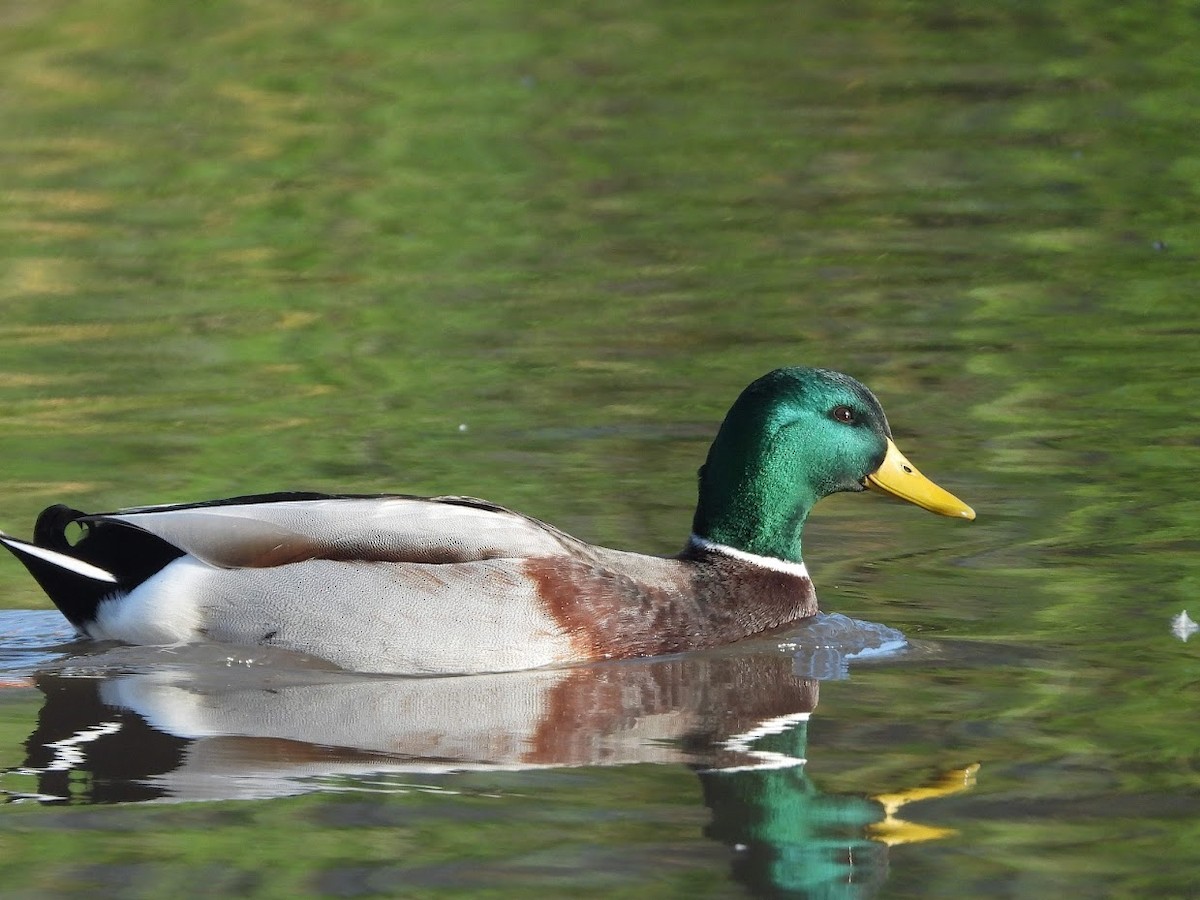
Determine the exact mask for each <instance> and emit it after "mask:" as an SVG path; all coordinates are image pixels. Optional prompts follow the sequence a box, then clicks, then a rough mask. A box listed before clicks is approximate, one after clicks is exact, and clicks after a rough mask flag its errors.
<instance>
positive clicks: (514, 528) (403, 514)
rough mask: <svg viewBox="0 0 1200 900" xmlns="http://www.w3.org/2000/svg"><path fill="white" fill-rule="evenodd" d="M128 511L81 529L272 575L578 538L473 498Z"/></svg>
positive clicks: (533, 551) (466, 555) (548, 546)
mask: <svg viewBox="0 0 1200 900" xmlns="http://www.w3.org/2000/svg"><path fill="white" fill-rule="evenodd" d="M243 499H245V500H246V501H248V502H242V503H239V502H222V503H213V504H192V505H181V506H168V507H147V508H140V509H133V510H120V511H117V512H113V513H105V514H102V515H96V516H87V517H85V518H84V519H83V520H82V521H86V522H94V523H96V524H99V525H102V524H104V523H106V522H118V523H121V524H124V525H129V526H133V527H135V528H139V529H142V530H143V531H147V532H149V533H151V534H153V535H155V536H156V537H159V538H161V539H162V540H164V541H167V542H168V543H170V544H172V545H174V546H176V547H178V548H180V549H181V550H183V551H185V552H186V553H189V554H191V555H192V556H194V557H196V558H198V559H201V560H203V561H204V562H207V563H209V564H211V565H215V566H221V567H224V568H241V567H247V568H265V567H270V566H278V565H284V564H286V563H291V562H299V561H301V560H306V559H331V560H361V561H381V562H414V563H460V562H471V561H474V560H483V559H498V558H524V557H539V556H549V555H554V554H560V553H563V552H564V551H565V550H567V549H571V550H576V549H578V548H579V547H580V546H582V544H581V542H579V541H576V540H575V539H574V538H572V537H570V536H569V535H566V534H564V533H563V532H561V531H558V530H557V529H555V528H553V527H551V526H549V525H547V524H546V523H544V522H540V521H538V520H537V519H533V518H530V517H528V516H523V515H521V514H520V513H515V512H512V511H511V510H507V509H504V508H503V507H500V506H496V505H494V504H491V503H487V502H485V501H482V500H473V499H472V498H467V497H428V498H424V497H406V496H385V497H333V496H330V497H317V498H315V499H300V500H292V499H286V500H279V499H272V500H270V501H265V502H264V501H257V500H256V498H243Z"/></svg>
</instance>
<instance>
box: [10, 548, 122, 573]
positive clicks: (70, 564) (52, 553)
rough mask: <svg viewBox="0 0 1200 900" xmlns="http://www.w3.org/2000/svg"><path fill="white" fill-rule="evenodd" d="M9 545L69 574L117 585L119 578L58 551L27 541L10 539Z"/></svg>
mask: <svg viewBox="0 0 1200 900" xmlns="http://www.w3.org/2000/svg"><path fill="white" fill-rule="evenodd" d="M9 543H11V544H13V545H15V546H17V547H19V548H20V550H21V552H22V553H26V554H28V555H29V556H36V557H37V558H38V559H41V560H45V561H46V562H48V563H50V564H51V565H53V566H58V567H59V568H60V569H66V570H67V571H68V572H74V573H75V574H76V575H82V576H83V577H84V578H90V579H92V580H93V581H104V582H107V583H109V584H116V581H117V577H116V576H115V575H113V574H112V573H111V572H106V571H105V570H104V569H101V568H100V567H99V566H93V565H92V564H91V563H86V562H84V561H83V560H82V559H75V557H73V556H67V554H65V553H59V552H58V551H57V550H48V549H46V548H45V547H39V546H37V545H36V544H29V543H26V542H25V541H18V540H11V539H10V541H9Z"/></svg>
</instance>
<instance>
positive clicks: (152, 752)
mask: <svg viewBox="0 0 1200 900" xmlns="http://www.w3.org/2000/svg"><path fill="white" fill-rule="evenodd" d="M137 652H141V653H143V654H145V653H147V651H145V650H142V651H135V650H134V649H133V648H128V649H127V650H125V651H119V652H118V653H117V655H116V656H115V657H113V656H111V655H110V656H109V657H107V658H106V657H103V656H101V657H85V658H81V659H79V660H76V661H72V662H68V663H67V664H65V665H63V666H60V667H59V668H58V669H57V670H55V671H43V672H41V673H39V674H37V675H36V676H35V679H34V681H35V684H36V686H37V687H38V688H39V689H40V690H41V691H42V693H43V694H44V695H45V703H44V705H43V707H42V710H41V712H40V715H39V719H38V724H37V728H36V730H35V731H34V732H33V734H31V735H30V737H29V739H28V741H27V742H26V749H27V757H26V760H25V763H24V765H23V766H22V767H21V770H20V771H21V772H23V773H24V774H26V775H33V776H36V780H37V792H38V795H39V797H40V798H41V799H43V800H46V801H49V802H79V803H111V802H131V801H134V802H136V801H150V800H203V799H229V798H266V797H277V796H283V795H288V794H297V793H302V792H307V791H314V790H321V789H323V788H327V787H329V786H331V784H332V782H331V780H330V776H359V777H366V776H379V775H381V774H387V773H436V772H452V771H468V770H521V769H529V768H535V767H553V766H615V765H624V764H633V763H658V764H676V765H686V766H688V767H690V768H692V769H693V770H695V771H696V772H697V773H698V776H699V778H700V781H701V784H702V787H703V795H704V802H705V803H706V805H707V806H708V807H709V808H710V809H711V811H712V816H713V818H712V822H711V824H710V825H709V826H708V829H707V834H708V836H710V837H711V838H713V839H714V840H717V841H719V842H721V843H723V844H725V845H726V846H728V847H729V848H730V849H731V852H732V855H733V867H734V874H735V876H736V877H737V878H738V879H739V880H741V881H743V882H745V883H747V884H750V885H753V886H755V887H756V889H759V890H762V889H769V890H774V891H783V892H786V893H799V894H806V893H813V892H814V891H818V890H819V889H822V886H829V885H833V884H841V885H844V886H845V885H852V886H856V887H854V889H853V891H852V893H850V894H849V896H854V895H856V894H857V895H858V896H869V895H870V894H871V893H873V889H874V887H876V886H878V885H879V884H880V883H882V881H883V879H884V877H885V875H886V869H887V843H889V842H893V841H894V839H895V833H896V832H895V830H894V828H895V825H896V822H895V819H894V818H891V817H889V810H888V809H886V808H885V805H884V803H883V802H881V801H880V800H875V799H868V798H865V797H862V796H857V795H833V794H822V793H821V792H820V791H819V790H818V789H817V788H816V786H815V785H814V784H813V783H812V782H811V780H810V779H809V778H808V776H807V775H806V773H805V766H804V763H805V757H806V754H807V749H806V741H807V722H808V717H809V715H810V713H812V711H813V710H814V709H815V708H816V705H817V697H818V683H817V681H816V680H814V679H812V678H808V677H801V676H798V675H796V674H795V672H796V669H797V665H796V662H795V661H794V660H793V658H792V657H790V656H787V655H785V654H782V653H778V652H774V653H770V652H767V653H758V654H746V653H744V652H742V653H735V652H725V653H716V654H710V655H689V656H686V657H679V658H668V659H658V660H646V661H632V662H623V663H619V664H607V665H594V666H587V667H579V668H569V669H556V670H539V671H533V672H516V673H508V674H502V675H483V676H479V675H476V676H468V677H451V678H368V677H363V676H354V675H348V674H344V673H341V672H333V671H324V670H320V669H312V668H308V669H305V668H296V667H290V668H284V667H281V666H279V665H276V664H268V665H262V664H259V663H261V662H262V661H261V660H257V661H255V662H254V664H250V665H246V664H245V663H246V662H247V661H246V660H244V659H234V660H233V661H232V662H231V661H230V660H228V658H227V657H222V658H221V660H220V662H221V663H222V664H217V662H218V661H217V660H214V659H212V658H195V657H198V656H202V655H203V654H204V653H212V652H220V653H225V652H226V650H220V651H213V650H211V649H207V650H206V649H203V648H190V649H189V648H181V650H180V653H179V655H177V656H176V657H174V658H173V661H172V663H171V664H169V665H163V664H162V659H163V655H162V654H161V653H159V654H158V655H157V657H156V658H155V664H154V665H152V666H150V665H144V663H146V660H140V661H139V660H138V659H136V658H134V657H133V656H132V654H135V653H137ZM183 657H188V658H187V659H184V658H183ZM268 662H271V663H274V662H276V661H268ZM135 668H141V670H140V671H131V669H135ZM344 782H345V779H344V778H343V779H339V786H340V787H342V788H344V786H345V783H344ZM960 789H961V785H960ZM895 796H896V797H898V798H899V799H898V800H896V799H895V798H893V803H892V807H891V809H892V810H893V811H894V809H896V808H898V807H899V806H900V805H903V803H904V802H905V801H904V799H903V795H902V794H898V795H895ZM888 822H890V823H891V824H892V826H893V831H892V832H891V835H890V836H889V835H883V836H882V839H875V838H874V837H872V833H871V828H872V827H875V828H880V827H881V823H888ZM881 834H882V832H881ZM927 836H936V833H935V832H931V833H930V835H927ZM900 839H909V838H904V837H901V838H900ZM843 890H844V888H843Z"/></svg>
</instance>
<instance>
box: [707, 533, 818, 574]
mask: <svg viewBox="0 0 1200 900" xmlns="http://www.w3.org/2000/svg"><path fill="white" fill-rule="evenodd" d="M688 543H690V544H691V545H692V546H693V547H699V548H700V549H701V550H708V551H710V552H712V553H719V554H721V555H722V556H728V557H730V558H732V559H740V560H741V561H742V562H746V563H750V565H752V566H758V567H759V568H760V569H770V570H772V571H773V572H782V573H784V574H785V575H794V576H795V577H797V578H808V568H807V567H806V566H805V565H804V563H802V562H799V563H795V562H788V561H787V560H786V559H776V558H775V557H773V556H759V555H758V554H757V553H747V552H746V551H745V550H738V549H737V548H736V547H729V546H727V545H725V544H718V543H716V542H714V541H710V540H708V539H707V538H702V537H700V535H698V534H693V535H692V536H691V538H690V539H689V541H688Z"/></svg>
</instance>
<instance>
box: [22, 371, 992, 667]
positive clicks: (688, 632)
mask: <svg viewBox="0 0 1200 900" xmlns="http://www.w3.org/2000/svg"><path fill="white" fill-rule="evenodd" d="M699 482H700V489H699V501H698V503H697V506H696V512H695V516H694V518H693V524H692V533H691V536H690V537H689V538H688V541H687V544H686V546H685V547H684V548H683V549H682V550H681V551H680V552H679V553H677V554H676V555H674V556H669V557H657V556H645V555H642V554H639V553H630V552H626V551H622V550H610V549H607V548H604V547H597V546H593V545H591V544H588V543H585V542H584V541H581V540H579V539H577V538H574V537H571V536H570V535H568V534H565V533H564V532H562V531H559V530H558V529H557V528H554V527H553V526H551V525H548V524H546V523H545V522H541V521H538V520H537V519H534V518H531V517H529V516H525V515H521V514H520V513H517V512H513V511H511V510H508V509H505V508H503V507H501V506H496V505H494V504H492V503H488V502H486V501H483V500H477V499H474V498H471V497H452V496H447V497H413V496H407V495H402V494H387V495H379V496H363V495H334V494H317V493H278V494H263V495H255V496H245V497H234V498H232V499H227V500H213V501H209V502H204V503H182V504H171V505H165V506H146V507H138V508H133V509H124V510H119V511H117V512H111V513H98V514H90V515H89V514H86V513H83V512H80V511H78V510H75V509H71V508H70V507H67V506H63V505H58V506H52V507H50V508H48V509H46V510H45V511H44V512H42V514H41V515H40V516H39V517H38V520H37V524H36V525H35V527H34V539H33V541H32V542H27V541H22V540H18V539H16V538H12V537H8V536H3V537H0V541H2V542H3V544H4V545H5V546H6V547H8V549H9V550H11V551H12V552H13V553H14V554H16V556H17V558H18V559H20V560H21V562H23V563H24V564H25V567H26V568H27V569H28V570H29V572H30V573H31V574H32V575H33V577H34V578H35V579H36V580H37V581H38V583H39V584H40V585H41V586H42V588H43V589H44V590H45V591H46V593H47V594H48V595H49V596H50V599H51V600H53V601H54V603H55V605H56V606H57V607H58V608H59V610H61V611H62V613H63V614H64V615H65V616H66V617H67V619H69V620H70V622H71V623H72V624H73V625H74V626H75V628H76V629H77V630H78V631H79V632H80V634H81V635H83V636H85V637H90V638H94V639H97V640H116V641H123V642H126V643H131V644H148V645H169V644H177V643H192V642H201V641H216V642H223V643H232V644H241V645H256V644H257V645H270V646H274V647H283V648H287V649H290V650H294V651H298V652H301V653H304V654H308V655H311V656H314V657H319V658H321V659H324V660H328V661H329V662H332V663H334V664H336V665H338V666H341V667H343V668H346V669H351V670H356V671H362V672H379V673H468V672H496V671H506V670H516V669H529V668H535V667H539V666H547V665H556V664H562V663H569V662H577V661H585V660H597V659H615V658H621V657H633V656H653V655H657V654H663V653H674V652H679V651H685V650H692V649H696V648H703V647H712V646H716V645H720V644H727V643H731V642H733V641H737V640H739V639H741V638H745V637H748V636H750V635H755V634H762V633H765V632H769V631H771V630H776V629H780V628H782V627H783V626H786V625H788V624H790V623H794V622H796V621H798V620H800V619H804V618H807V617H809V616H812V615H814V614H815V613H816V612H817V598H816V594H815V593H814V591H813V585H812V581H811V580H810V579H809V576H808V571H807V569H805V567H804V563H803V561H802V560H801V556H800V534H801V530H802V528H803V527H804V522H805V519H806V518H807V517H808V513H809V511H810V510H811V509H812V507H813V505H814V504H815V503H816V502H817V501H818V500H820V499H821V498H822V497H825V496H828V495H829V494H832V493H835V492H838V491H862V490H864V489H865V488H874V489H877V490H880V491H883V492H886V493H890V494H893V495H895V496H897V497H900V498H902V499H904V500H908V501H910V502H912V503H915V504H916V505H918V506H920V507H923V508H925V509H927V510H930V511H932V512H935V513H940V514H942V515H946V516H955V517H959V518H964V519H973V518H974V517H975V513H974V511H973V510H972V509H971V508H970V507H969V506H967V505H966V504H964V503H963V502H962V501H960V500H959V499H957V498H956V497H954V496H953V495H951V494H949V493H947V492H946V491H944V490H942V489H941V488H940V487H938V486H937V485H935V484H934V483H933V482H932V481H930V480H929V479H927V478H925V476H923V475H921V473H920V472H918V471H917V469H916V468H915V467H914V466H913V465H912V463H910V462H909V461H908V460H907V459H905V457H904V456H903V454H901V452H900V451H899V450H898V449H897V447H896V445H895V443H893V441H892V436H891V429H890V428H889V427H888V422H887V418H886V417H885V416H884V413H883V409H882V407H880V405H879V401H878V400H876V399H875V395H874V394H872V393H871V392H870V391H869V390H868V389H867V388H866V387H864V386H863V385H862V384H860V383H859V382H858V381H855V380H854V379H853V378H850V377H849V376H847V375H842V374H840V373H837V372H831V371H827V370H824V369H809V368H784V369H776V370H775V371H773V372H770V373H768V374H767V375H764V376H763V377H762V378H759V379H758V380H757V381H755V382H753V383H752V384H751V385H750V386H749V387H747V388H746V389H745V390H744V391H743V392H742V394H741V395H740V396H739V397H738V399H737V401H736V402H735V403H734V404H733V407H732V408H731V409H730V410H729V412H728V414H727V415H726V416H725V420H724V421H723V423H722V424H721V427H720V429H719V431H718V432H717V436H716V439H715V440H714V441H713V443H712V446H711V448H710V449H709V451H708V458H707V460H706V461H705V463H704V465H703V466H702V467H701V468H700V472H699ZM69 525H77V526H81V527H82V537H80V538H79V539H78V540H76V541H75V542H74V543H71V542H69V541H68V539H67V527H68V526H69Z"/></svg>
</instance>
